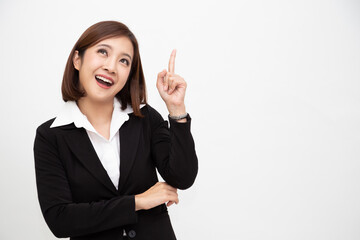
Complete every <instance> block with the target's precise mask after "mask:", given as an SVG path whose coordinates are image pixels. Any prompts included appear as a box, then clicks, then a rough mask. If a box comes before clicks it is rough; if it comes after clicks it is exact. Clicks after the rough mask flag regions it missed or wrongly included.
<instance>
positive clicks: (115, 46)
mask: <svg viewBox="0 0 360 240" xmlns="http://www.w3.org/2000/svg"><path fill="white" fill-rule="evenodd" d="M93 47H105V48H109V49H110V50H112V51H114V52H115V53H127V54H129V55H131V56H133V55H134V47H133V45H132V42H131V41H130V39H129V38H128V37H125V36H120V37H112V38H106V39H104V40H101V41H100V42H98V43H97V44H95V45H94V46H93Z"/></svg>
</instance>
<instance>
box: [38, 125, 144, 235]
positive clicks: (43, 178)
mask: <svg viewBox="0 0 360 240" xmlns="http://www.w3.org/2000/svg"><path fill="white" fill-rule="evenodd" d="M34 158H35V173H36V184H37V190H38V198H39V202H40V207H41V211H42V213H43V216H44V218H45V221H46V223H47V224H48V226H49V228H50V230H51V231H52V232H53V234H54V235H55V236H56V237H69V236H81V235H86V234H91V233H95V232H100V231H104V230H107V229H111V228H115V227H119V226H122V225H127V224H133V223H136V222H137V214H136V212H135V200H134V196H117V197H114V198H111V199H109V200H102V201H96V202H89V203H74V202H73V200H72V196H71V191H70V187H69V183H68V181H67V176H66V172H65V169H64V167H63V165H62V163H61V160H60V158H59V154H58V149H57V146H56V138H55V136H53V135H52V134H50V133H49V131H47V129H46V128H45V127H44V126H43V127H41V126H40V127H39V128H38V129H37V132H36V137H35V142H34Z"/></svg>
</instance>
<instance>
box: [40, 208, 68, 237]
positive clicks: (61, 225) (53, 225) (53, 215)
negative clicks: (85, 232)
mask: <svg viewBox="0 0 360 240" xmlns="http://www.w3.org/2000/svg"><path fill="white" fill-rule="evenodd" d="M43 215H44V219H45V222H46V224H47V225H48V227H49V229H50V231H51V232H52V233H53V234H54V236H55V237H57V238H68V237H71V234H70V232H69V227H68V226H66V221H65V219H61V216H59V214H57V211H55V209H49V210H48V211H46V212H44V213H43Z"/></svg>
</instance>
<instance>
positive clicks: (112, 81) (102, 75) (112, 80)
mask: <svg viewBox="0 0 360 240" xmlns="http://www.w3.org/2000/svg"><path fill="white" fill-rule="evenodd" d="M95 76H100V77H103V78H106V79H108V80H110V81H111V83H112V84H114V79H112V78H111V77H109V76H106V75H104V74H95Z"/></svg>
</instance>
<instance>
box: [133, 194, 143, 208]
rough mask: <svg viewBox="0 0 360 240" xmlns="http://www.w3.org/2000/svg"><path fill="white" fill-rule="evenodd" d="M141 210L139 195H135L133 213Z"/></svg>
mask: <svg viewBox="0 0 360 240" xmlns="http://www.w3.org/2000/svg"><path fill="white" fill-rule="evenodd" d="M141 209H143V207H142V206H141V196H140V194H138V195H135V211H139V210H141Z"/></svg>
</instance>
